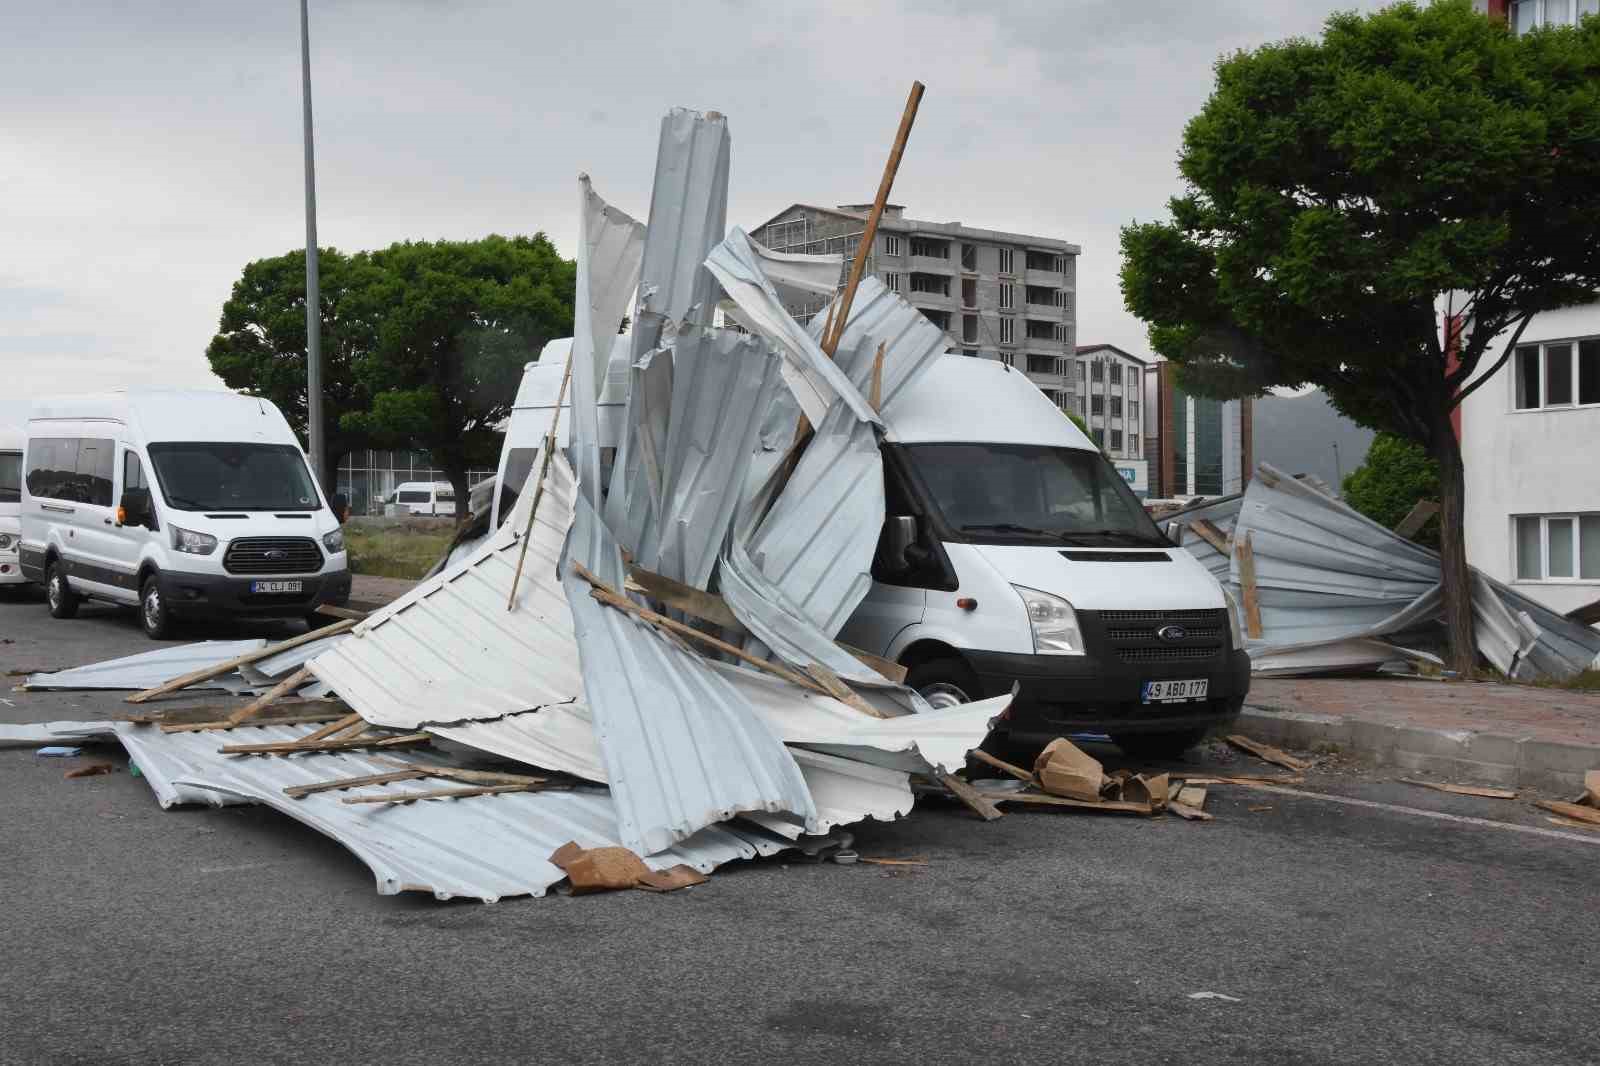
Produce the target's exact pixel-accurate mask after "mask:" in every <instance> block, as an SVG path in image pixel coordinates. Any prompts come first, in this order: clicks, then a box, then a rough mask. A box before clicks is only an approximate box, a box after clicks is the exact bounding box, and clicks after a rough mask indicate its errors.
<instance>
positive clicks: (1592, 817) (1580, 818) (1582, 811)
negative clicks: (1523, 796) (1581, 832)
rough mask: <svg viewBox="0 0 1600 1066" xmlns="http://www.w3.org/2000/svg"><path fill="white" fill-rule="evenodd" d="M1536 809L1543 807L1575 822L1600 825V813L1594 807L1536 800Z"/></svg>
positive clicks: (1534, 803)
mask: <svg viewBox="0 0 1600 1066" xmlns="http://www.w3.org/2000/svg"><path fill="white" fill-rule="evenodd" d="M1533 805H1534V806H1535V807H1542V808H1544V809H1545V810H1547V811H1550V812H1552V813H1554V814H1559V815H1561V816H1562V817H1563V818H1571V819H1572V820H1573V821H1575V822H1588V823H1590V824H1591V825H1600V811H1597V810H1595V809H1594V808H1593V807H1580V806H1578V804H1576V803H1562V802H1561V801H1560V800H1534V801H1533Z"/></svg>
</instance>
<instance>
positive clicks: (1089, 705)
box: [963, 651, 1250, 744]
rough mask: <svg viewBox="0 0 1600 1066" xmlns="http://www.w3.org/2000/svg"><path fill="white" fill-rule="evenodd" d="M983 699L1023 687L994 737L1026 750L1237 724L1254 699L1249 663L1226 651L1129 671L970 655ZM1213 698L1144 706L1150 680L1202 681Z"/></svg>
mask: <svg viewBox="0 0 1600 1066" xmlns="http://www.w3.org/2000/svg"><path fill="white" fill-rule="evenodd" d="M963 655H964V656H965V657H966V660H967V662H968V664H970V665H971V667H972V669H973V672H974V673H976V674H977V677H978V683H979V687H980V688H981V689H982V692H981V695H982V696H984V697H988V696H1001V695H1004V694H1005V693H1007V692H1010V691H1011V689H1012V686H1013V685H1016V686H1017V687H1018V692H1017V697H1016V699H1015V700H1013V701H1012V704H1011V707H1010V708H1009V709H1008V710H1007V712H1006V713H1005V714H1004V715H1003V716H1002V717H1001V719H1000V720H999V721H998V722H996V723H995V731H996V732H997V733H1000V734H1003V735H1005V736H1006V737H1008V738H1009V739H1011V740H1013V741H1015V742H1017V743H1019V744H1029V743H1034V742H1044V741H1048V740H1050V739H1052V738H1054V737H1059V736H1063V735H1065V734H1068V733H1176V732H1184V731H1188V730H1192V729H1202V728H1210V727H1213V726H1222V725H1226V724H1228V723H1230V722H1232V721H1233V720H1234V719H1235V718H1237V717H1238V715H1239V710H1240V708H1242V707H1243V706H1244V698H1245V696H1246V695H1248V694H1249V692H1250V656H1248V655H1246V654H1245V653H1244V652H1242V651H1224V652H1222V653H1220V654H1218V655H1215V656H1212V657H1211V658H1210V659H1208V660H1205V661H1200V662H1174V663H1145V664H1128V663H1122V662H1117V661H1115V660H1114V659H1113V661H1110V662H1108V661H1106V658H1107V657H1098V656H1085V655H1016V654H1010V653H1004V652H984V651H964V652H963ZM1201 678H1204V679H1205V680H1206V681H1207V682H1208V683H1209V684H1208V689H1207V697H1206V699H1204V700H1196V701H1194V702H1191V703H1155V704H1150V703H1144V702H1143V699H1142V697H1143V695H1144V683H1145V682H1146V681H1165V680H1178V679H1182V680H1191V679H1192V680H1198V679H1201Z"/></svg>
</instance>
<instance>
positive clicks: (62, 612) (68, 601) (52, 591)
mask: <svg viewBox="0 0 1600 1066" xmlns="http://www.w3.org/2000/svg"><path fill="white" fill-rule="evenodd" d="M44 598H45V599H46V600H47V601H49V603H50V617H51V618H71V617H72V616H73V615H75V614H77V613H78V604H79V603H81V602H82V600H80V599H79V597H78V594H77V593H75V592H73V591H72V589H70V588H68V587H67V575H66V573H65V572H64V571H63V570H62V569H61V562H60V560H52V561H51V563H50V566H49V568H48V569H46V570H45V575H44Z"/></svg>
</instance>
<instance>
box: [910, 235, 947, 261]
mask: <svg viewBox="0 0 1600 1066" xmlns="http://www.w3.org/2000/svg"><path fill="white" fill-rule="evenodd" d="M911 254H912V255H920V256H922V257H924V258H926V259H949V258H950V242H949V241H936V240H934V239H933V238H931V237H913V238H911Z"/></svg>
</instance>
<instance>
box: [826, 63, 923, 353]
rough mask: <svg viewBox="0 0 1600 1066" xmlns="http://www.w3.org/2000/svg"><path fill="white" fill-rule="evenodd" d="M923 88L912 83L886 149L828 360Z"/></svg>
mask: <svg viewBox="0 0 1600 1066" xmlns="http://www.w3.org/2000/svg"><path fill="white" fill-rule="evenodd" d="M925 88H926V87H925V86H924V85H923V84H922V83H921V82H920V81H914V82H912V83H911V95H910V96H908V97H907V98H906V108H905V111H904V113H903V114H901V116H900V128H899V129H898V130H896V131H895V135H894V145H893V146H892V147H891V148H890V149H889V158H888V160H887V161H886V162H885V163H884V164H883V177H882V178H881V179H880V180H879V182H878V195H877V196H876V197H875V198H874V199H873V201H872V212H871V213H870V214H868V215H867V225H866V228H865V229H863V230H862V231H861V243H860V244H859V245H857V246H856V258H855V262H853V263H851V264H850V278H849V280H848V281H846V282H845V285H844V295H843V296H841V297H839V313H838V315H837V316H835V318H834V321H833V332H832V333H831V334H829V335H828V336H826V337H824V338H823V340H822V350H823V351H824V352H826V353H827V354H828V357H829V358H830V359H831V358H832V357H833V353H834V352H835V351H836V350H837V349H838V347H839V339H840V338H841V337H843V336H844V327H845V325H846V323H848V322H849V320H850V305H851V303H853V302H854V301H855V298H856V287H857V286H858V285H860V284H861V275H862V274H863V273H865V272H866V268H867V259H868V258H869V257H870V256H871V255H872V242H873V240H874V239H875V238H876V237H877V235H878V222H879V220H881V219H882V218H883V209H884V207H885V206H886V205H887V204H888V203H889V194H890V192H891V191H892V190H893V189H894V178H895V175H896V174H897V173H898V172H899V170H900V159H901V157H902V156H904V155H905V152H906V142H907V141H909V140H910V139H911V126H912V124H913V123H914V122H916V120H917V108H918V107H919V106H920V105H921V104H922V93H923V91H924V89H925Z"/></svg>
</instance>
